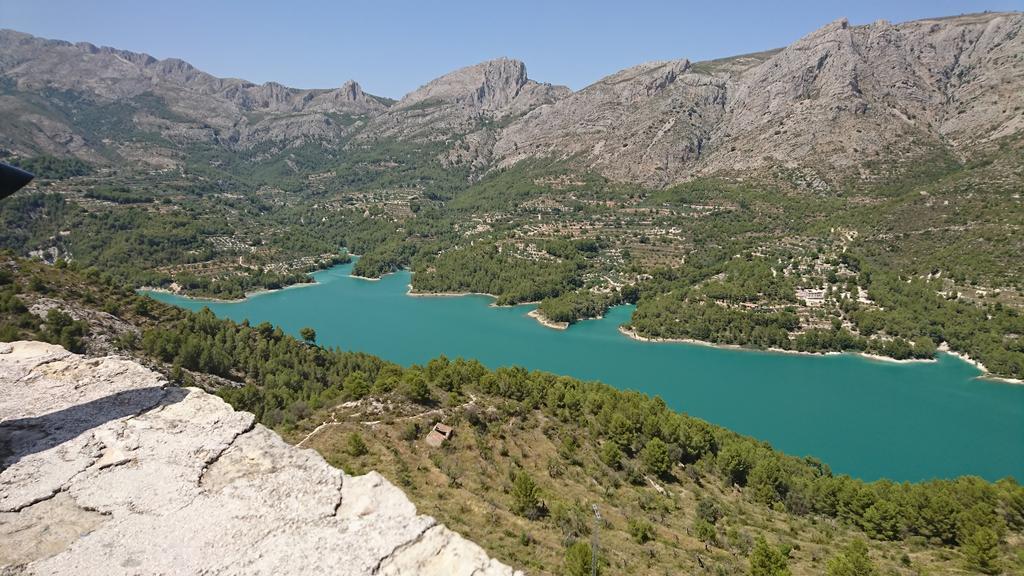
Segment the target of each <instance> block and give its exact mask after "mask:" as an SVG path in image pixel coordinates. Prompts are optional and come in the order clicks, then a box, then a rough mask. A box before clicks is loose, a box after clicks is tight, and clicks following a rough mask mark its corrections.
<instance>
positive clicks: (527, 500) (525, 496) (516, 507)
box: [512, 470, 544, 520]
mask: <svg viewBox="0 0 1024 576" xmlns="http://www.w3.org/2000/svg"><path fill="white" fill-rule="evenodd" d="M512 511H513V512H515V513H516V514H519V515H520V516H523V517H526V518H529V519H530V520H536V519H537V518H540V517H541V515H542V514H543V511H544V510H543V504H542V503H541V501H540V489H539V488H537V483H536V482H534V481H533V478H531V477H530V475H529V474H527V473H526V471H525V470H520V471H519V472H517V473H516V477H515V480H514V481H513V482H512Z"/></svg>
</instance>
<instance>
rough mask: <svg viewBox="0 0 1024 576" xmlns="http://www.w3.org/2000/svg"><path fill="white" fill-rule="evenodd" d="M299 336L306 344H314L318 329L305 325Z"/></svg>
mask: <svg viewBox="0 0 1024 576" xmlns="http://www.w3.org/2000/svg"><path fill="white" fill-rule="evenodd" d="M299 336H301V337H302V340H303V341H305V342H306V344H313V343H315V342H316V330H313V329H312V328H310V327H309V326H305V327H303V328H302V329H300V330H299Z"/></svg>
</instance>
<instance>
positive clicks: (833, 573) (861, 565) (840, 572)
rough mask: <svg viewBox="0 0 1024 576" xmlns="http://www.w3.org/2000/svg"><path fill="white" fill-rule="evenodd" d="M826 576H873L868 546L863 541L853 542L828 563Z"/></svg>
mask: <svg viewBox="0 0 1024 576" xmlns="http://www.w3.org/2000/svg"><path fill="white" fill-rule="evenodd" d="M826 574H828V576H875V575H876V574H878V571H877V570H875V565H874V563H872V562H871V558H870V557H869V556H868V545H867V544H865V543H864V541H863V540H859V539H858V540H854V541H852V542H850V543H849V544H847V545H846V547H845V548H843V551H842V552H840V553H839V554H837V555H836V556H834V557H832V559H830V560H829V561H828V568H827V571H826Z"/></svg>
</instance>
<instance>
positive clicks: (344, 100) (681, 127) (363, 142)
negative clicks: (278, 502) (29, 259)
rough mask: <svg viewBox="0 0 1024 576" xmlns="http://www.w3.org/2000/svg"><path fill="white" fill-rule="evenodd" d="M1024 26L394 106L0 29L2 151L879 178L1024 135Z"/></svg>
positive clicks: (969, 22) (682, 65) (497, 83)
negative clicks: (322, 153)
mask: <svg viewBox="0 0 1024 576" xmlns="http://www.w3.org/2000/svg"><path fill="white" fill-rule="evenodd" d="M1022 27H1024V14H1021V13H985V14H974V15H965V16H957V17H951V18H939V19H928V20H919V21H914V22H907V23H902V24H890V23H888V22H884V21H880V22H875V23H873V24H868V25H863V26H853V25H851V24H850V23H849V22H847V21H846V20H839V21H836V22H833V23H831V24H829V25H827V26H825V27H823V28H821V29H819V30H817V31H814V32H812V33H811V34H808V35H807V36H805V37H804V38H802V39H800V40H798V41H797V42H795V43H793V44H792V45H791V46H788V47H785V48H783V49H780V50H773V51H769V52H764V53H758V54H751V55H744V56H738V57H734V58H726V59H722V60H716V61H710V62H691V61H689V60H685V59H683V60H674V61H670V62H652V63H647V64H642V65H639V66H636V67H633V68H629V69H626V70H623V71H620V72H617V73H615V74H613V75H611V76H608V77H607V78H603V79H601V80H599V81H598V82H595V83H594V84H592V85H590V86H588V87H586V88H584V89H582V90H580V91H578V92H576V93H573V92H572V91H570V90H569V89H568V88H565V87H561V86H554V85H550V84H542V83H538V82H536V81H534V80H531V79H530V78H529V77H528V76H527V72H526V67H525V65H524V64H523V63H522V62H518V61H515V60H509V59H499V60H493V61H488V62H483V63H480V64H476V65H474V66H469V67H466V68H462V69H459V70H456V71H454V72H451V73H449V74H446V75H444V76H442V77H440V78H438V79H436V80H433V81H432V82H429V83H427V84H426V85H424V86H422V87H420V88H418V89H416V90H414V91H413V92H411V93H409V94H408V95H406V96H405V97H404V98H402V99H401V100H400V101H398V102H397V103H392V102H391V101H389V100H386V99H383V98H378V97H375V96H371V95H368V94H366V93H364V92H363V91H362V89H361V88H360V87H359V85H358V84H356V83H354V82H347V83H345V84H344V85H343V86H341V87H340V88H337V89H328V90H299V89H293V88H288V87H285V86H282V85H280V84H276V83H267V84H262V85H256V84H252V83H249V82H246V81H243V80H236V79H222V78H216V77H214V76H211V75H209V74H206V73H204V72H201V71H199V70H196V69H195V68H194V67H192V66H190V65H189V64H187V63H185V62H182V61H180V60H174V59H168V60H156V59H154V58H152V57H150V56H147V55H144V54H135V53H131V52H124V51H120V50H115V49H112V48H97V47H95V46H93V45H91V44H69V43H66V42H59V41H53V40H43V39H40V38H35V37H32V36H29V35H27V34H22V33H19V32H13V31H0V112H2V113H3V114H4V116H5V117H6V118H11V119H12V120H11V122H10V123H8V124H7V125H5V126H4V127H3V128H0V146H2V147H4V148H7V149H9V150H11V151H13V152H15V153H20V154H32V153H39V152H45V153H52V154H73V155H76V156H79V157H81V158H84V159H87V160H97V161H101V160H102V159H103V158H108V159H109V158H111V157H112V156H120V157H122V158H127V159H140V160H143V161H147V162H149V163H156V164H161V163H175V162H181V161H184V160H186V159H187V158H189V157H190V156H189V155H190V154H192V153H193V148H194V147H195V146H196V145H198V144H201V145H203V146H214V147H216V148H217V149H218V150H222V151H228V152H230V153H250V154H255V157H256V159H259V160H262V159H266V158H267V157H268V155H273V154H276V153H280V152H281V151H283V150H289V149H299V148H301V147H303V146H305V145H307V144H313V145H315V146H318V147H321V148H323V149H327V150H330V151H332V153H331V156H330V157H331V158H335V159H336V158H338V157H344V155H345V153H346V151H353V150H367V149H373V148H374V147H375V146H379V145H381V143H382V142H410V143H417V144H424V143H430V144H432V147H431V150H432V151H431V152H430V154H433V155H434V159H436V160H438V161H440V162H441V163H442V164H443V165H445V166H452V165H460V166H470V167H471V168H472V170H471V173H473V174H476V175H477V176H479V175H481V174H483V173H486V172H487V171H488V170H491V169H493V168H495V167H507V166H511V165H514V164H516V163H518V162H520V161H522V160H525V159H532V158H541V157H543V158H555V159H563V160H570V159H571V161H572V162H574V163H575V165H576V166H578V167H580V168H583V169H592V170H596V171H598V172H600V173H602V174H604V175H605V176H608V177H611V178H613V179H617V180H628V181H636V182H642V183H645V184H651V185H666V184H669V183H673V182H677V181H680V180H683V179H686V178H689V177H691V176H694V175H700V174H715V173H722V172H746V171H751V170H753V171H757V170H762V169H765V168H770V167H779V166H783V167H805V168H809V169H812V170H817V171H818V172H819V173H822V174H825V173H836V174H848V175H858V176H861V177H871V176H874V175H885V174H890V173H892V172H893V171H897V172H898V171H900V170H904V169H906V168H907V167H908V166H912V165H914V164H915V163H919V161H921V160H926V159H930V160H934V159H936V158H942V157H953V158H958V159H963V158H966V157H968V156H970V154H971V152H972V150H974V149H976V148H977V147H979V146H982V147H984V146H989V145H991V144H992V143H994V142H995V141H997V140H999V139H1002V138H1005V137H1008V136H1013V135H1017V134H1019V133H1020V131H1021V129H1022V127H1024V56H1022V55H1024V34H1021V29H1022ZM438 150H440V151H438ZM324 162H325V163H326V164H329V162H328V161H324ZM323 167H324V168H325V169H326V168H330V167H331V166H329V165H325V166H323Z"/></svg>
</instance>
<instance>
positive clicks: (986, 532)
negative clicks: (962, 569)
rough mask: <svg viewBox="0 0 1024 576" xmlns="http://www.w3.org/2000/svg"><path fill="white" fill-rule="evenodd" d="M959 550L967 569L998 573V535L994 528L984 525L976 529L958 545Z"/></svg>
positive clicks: (983, 572)
mask: <svg viewBox="0 0 1024 576" xmlns="http://www.w3.org/2000/svg"><path fill="white" fill-rule="evenodd" d="M960 552H962V553H963V555H964V565H966V566H967V568H968V569H970V570H974V571H975V572H981V573H982V574H998V573H999V535H998V534H996V531H995V530H993V529H991V528H988V527H985V526H983V527H981V528H978V529H976V530H975V531H974V532H972V533H971V534H970V535H969V536H968V537H967V539H966V540H965V541H964V543H963V545H962V546H960Z"/></svg>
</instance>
